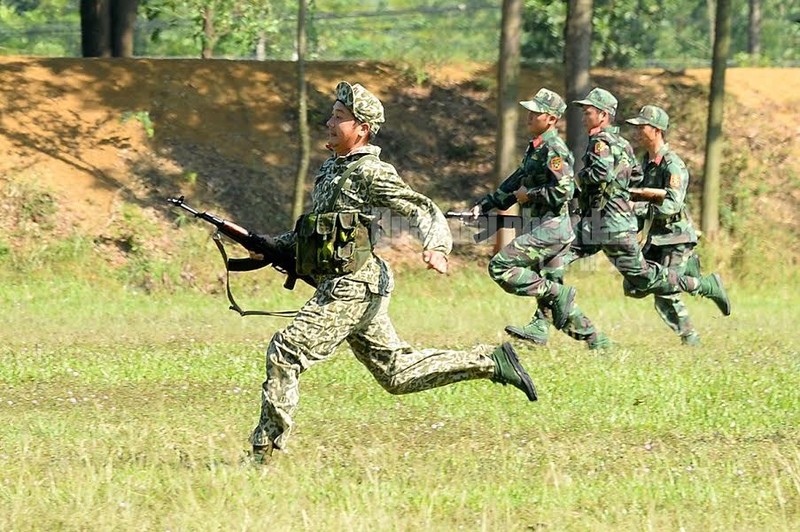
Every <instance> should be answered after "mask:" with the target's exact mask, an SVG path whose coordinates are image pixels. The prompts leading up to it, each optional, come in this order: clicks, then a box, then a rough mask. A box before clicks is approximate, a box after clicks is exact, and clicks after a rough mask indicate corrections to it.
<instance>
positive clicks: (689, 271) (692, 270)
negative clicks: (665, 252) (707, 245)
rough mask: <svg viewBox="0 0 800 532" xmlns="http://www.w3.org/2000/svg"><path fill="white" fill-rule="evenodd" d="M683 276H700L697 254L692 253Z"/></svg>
mask: <svg viewBox="0 0 800 532" xmlns="http://www.w3.org/2000/svg"><path fill="white" fill-rule="evenodd" d="M684 275H688V276H689V277H700V276H701V275H702V274H701V273H700V257H698V256H697V253H692V254H691V255H690V256H689V259H688V260H687V261H686V269H685V270H684Z"/></svg>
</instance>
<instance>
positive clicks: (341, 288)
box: [331, 279, 367, 301]
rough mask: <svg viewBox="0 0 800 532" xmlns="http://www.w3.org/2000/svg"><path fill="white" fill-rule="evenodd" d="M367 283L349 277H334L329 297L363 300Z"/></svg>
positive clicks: (365, 295) (342, 299)
mask: <svg viewBox="0 0 800 532" xmlns="http://www.w3.org/2000/svg"><path fill="white" fill-rule="evenodd" d="M366 297H367V285H366V283H362V282H359V281H351V280H350V279H335V280H334V281H333V288H331V299H334V300H336V301H364V299H365V298H366Z"/></svg>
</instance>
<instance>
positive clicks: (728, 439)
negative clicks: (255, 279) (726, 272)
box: [0, 266, 800, 530]
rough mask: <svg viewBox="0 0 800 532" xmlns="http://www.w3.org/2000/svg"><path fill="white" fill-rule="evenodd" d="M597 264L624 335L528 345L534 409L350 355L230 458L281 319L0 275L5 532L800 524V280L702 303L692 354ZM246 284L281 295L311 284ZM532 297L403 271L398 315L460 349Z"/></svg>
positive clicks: (264, 301)
mask: <svg viewBox="0 0 800 532" xmlns="http://www.w3.org/2000/svg"><path fill="white" fill-rule="evenodd" d="M600 270H601V271H598V272H595V273H584V272H577V273H575V274H574V275H573V276H572V277H573V279H574V282H575V284H576V285H577V286H578V288H579V302H580V304H581V306H582V307H583V308H584V309H585V310H586V311H587V313H588V314H589V316H591V317H592V318H593V319H594V320H595V321H596V322H597V324H598V325H599V326H600V327H601V328H602V329H603V330H604V331H606V332H607V333H608V334H609V335H610V336H611V337H612V339H613V340H614V341H615V348H614V349H613V350H611V351H609V352H605V353H594V352H591V351H588V350H587V349H585V348H584V346H583V345H581V344H579V343H577V342H575V341H573V340H571V339H569V338H566V337H564V336H563V335H560V334H553V336H552V341H551V345H550V346H549V347H547V348H539V349H537V348H533V347H528V346H525V345H523V344H519V343H517V345H518V346H519V347H520V353H521V355H522V358H523V363H524V364H525V365H526V367H527V368H528V369H529V371H530V373H531V374H532V376H533V378H534V380H535V382H536V384H537V386H538V389H539V393H540V401H539V402H538V403H528V402H527V401H526V400H525V398H524V396H523V395H522V393H521V392H519V391H518V390H516V389H513V388H510V387H501V386H498V385H494V384H492V383H490V382H488V381H484V382H468V383H461V384H457V385H453V386H448V387H444V388H441V389H437V390H432V391H429V392H423V393H419V394H414V395H407V396H392V395H389V394H387V393H385V392H384V391H383V390H382V389H381V388H380V387H379V386H378V385H377V384H376V383H375V382H374V381H373V380H372V378H371V377H370V376H369V374H368V372H367V371H366V370H365V369H364V368H363V367H362V366H360V365H359V364H358V363H357V362H356V361H355V360H354V358H353V357H352V356H351V355H350V353H349V351H348V350H347V349H346V348H342V349H341V350H340V351H339V352H338V353H337V355H336V356H335V357H333V359H332V360H330V361H329V362H327V363H324V364H319V365H317V366H315V367H314V368H313V369H312V370H310V371H309V372H308V373H307V374H304V375H303V377H302V378H301V389H302V396H301V403H300V408H299V410H298V413H297V417H296V422H297V428H296V430H295V432H294V436H293V439H292V441H291V446H290V448H289V451H288V452H287V453H286V454H282V455H281V456H279V457H278V459H277V460H275V462H274V463H273V464H272V465H271V466H270V467H269V468H266V469H258V468H253V467H248V466H246V465H242V464H241V463H240V459H241V457H242V455H243V450H244V449H246V448H247V442H246V437H247V435H248V434H249V432H250V430H251V429H252V425H253V423H254V422H255V420H256V417H257V415H258V408H259V392H260V383H261V380H262V379H263V364H264V362H263V352H264V349H265V348H266V344H267V343H268V341H269V339H270V337H271V335H272V333H273V332H274V331H275V330H277V329H278V328H280V327H281V326H283V325H284V324H285V323H287V322H286V320H282V319H269V318H259V317H251V318H244V319H243V318H240V317H238V316H237V315H236V314H235V313H233V312H230V311H227V310H225V309H226V306H227V302H226V301H225V299H224V295H223V294H221V293H219V294H215V295H202V294H199V293H196V292H191V291H187V292H181V291H178V292H176V293H173V294H168V293H154V294H150V295H145V294H143V293H140V292H136V291H130V290H126V289H124V288H121V287H120V286H119V285H118V284H116V283H115V282H112V281H102V280H97V279H95V280H92V281H85V280H81V278H79V277H74V278H72V279H66V278H59V279H54V278H51V277H49V276H47V275H45V274H41V275H37V274H33V276H31V277H26V278H21V277H16V276H9V275H6V276H5V277H3V282H2V286H1V287H0V308H3V309H5V311H4V312H3V313H2V315H1V316H0V346H2V347H0V423H2V426H3V427H4V428H3V430H2V431H0V529H2V530H33V529H36V530H40V529H56V530H217V529H218V530H251V529H252V530H261V529H270V530H272V529H275V530H281V529H333V530H344V529H347V530H351V529H353V530H374V529H379V530H412V529H414V530H417V529H432V530H451V529H458V528H463V529H486V530H497V529H512V530H589V529H591V530H679V529H683V530H796V529H798V527H800V356H799V355H798V354H799V353H800V340H799V339H798V337H799V336H800V335H798V334H796V332H795V329H794V327H795V326H796V325H795V324H796V323H797V322H798V319H800V296H799V295H798V291H797V290H793V291H792V290H786V291H784V292H783V295H778V294H777V293H775V291H770V292H769V293H759V290H758V287H738V286H736V285H735V284H733V285H732V286H730V292H731V294H732V296H733V301H734V313H733V315H732V316H731V317H729V318H723V317H720V316H719V314H718V312H717V310H716V308H715V307H714V305H713V304H711V303H709V302H707V301H701V300H689V301H688V305H689V308H690V311H691V312H692V316H693V318H694V321H695V323H696V326H697V328H698V330H699V332H700V333H701V335H702V337H703V345H702V347H700V348H696V349H691V348H685V347H682V346H681V345H680V342H679V341H678V340H677V338H675V337H674V336H673V335H672V333H671V332H669V330H668V329H667V328H666V326H664V325H663V324H662V323H661V322H660V320H659V318H658V316H657V315H656V313H655V311H654V310H653V309H652V303H651V302H650V301H648V300H644V301H641V300H629V299H625V298H623V297H622V295H621V287H620V283H619V278H618V277H617V276H616V274H614V275H611V274H609V273H608V272H606V269H605V266H603V267H601V268H600ZM256 275H260V274H256ZM269 275H271V274H269ZM264 277H266V275H265V276H264ZM237 295H240V298H241V299H242V300H243V301H246V302H247V304H246V306H248V307H261V308H266V309H270V308H272V309H289V308H297V307H298V306H299V305H300V304H302V302H303V301H304V299H305V298H306V297H308V295H310V291H309V290H308V289H306V288H301V289H299V290H298V291H297V292H296V293H294V292H286V291H283V290H281V289H280V285H279V284H278V281H275V282H271V281H265V282H262V283H261V289H260V290H259V291H258V292H249V291H247V290H245V291H244V292H242V293H241V294H239V293H237ZM530 311H531V309H530V302H529V301H526V300H524V299H522V298H514V297H511V296H508V295H506V294H505V293H503V292H502V291H501V290H500V289H499V288H497V287H496V286H494V285H493V284H492V283H491V281H489V280H488V278H487V277H486V276H485V275H484V274H483V270H481V269H478V268H477V267H475V268H472V267H468V268H464V269H462V271H460V272H455V273H454V274H453V275H451V276H449V277H448V278H440V277H436V276H434V275H433V274H430V273H419V272H411V271H408V272H403V273H401V274H399V275H398V291H397V294H396V297H395V298H394V300H393V304H392V311H391V312H392V316H393V318H394V321H395V325H396V327H397V329H398V331H399V332H400V333H401V335H402V336H403V337H404V338H405V339H406V340H408V341H409V342H411V343H412V344H413V345H416V346H420V347H422V346H425V347H431V346H440V347H467V346H470V345H473V344H475V343H496V342H499V341H502V340H503V339H504V337H503V334H502V328H503V326H504V325H505V324H507V323H524V322H525V321H527V319H528V318H529V315H530Z"/></svg>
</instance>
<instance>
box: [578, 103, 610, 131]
mask: <svg viewBox="0 0 800 532" xmlns="http://www.w3.org/2000/svg"><path fill="white" fill-rule="evenodd" d="M607 116H608V113H606V112H605V111H601V110H600V109H598V108H597V107H592V106H591V105H584V106H583V127H585V128H586V131H587V132H588V131H591V130H593V129H594V128H596V127H600V126H602V125H604V120H605V118H606V117H607Z"/></svg>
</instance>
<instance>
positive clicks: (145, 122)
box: [121, 111, 155, 139]
mask: <svg viewBox="0 0 800 532" xmlns="http://www.w3.org/2000/svg"><path fill="white" fill-rule="evenodd" d="M131 119H133V120H136V121H137V122H139V123H140V124H142V127H143V128H144V131H145V133H146V134H147V138H149V139H150V138H153V135H155V127H154V126H153V121H152V120H151V119H150V112H149V111H126V112H124V113H122V118H121V120H122V123H123V124H124V123H125V122H127V121H128V120H131Z"/></svg>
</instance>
